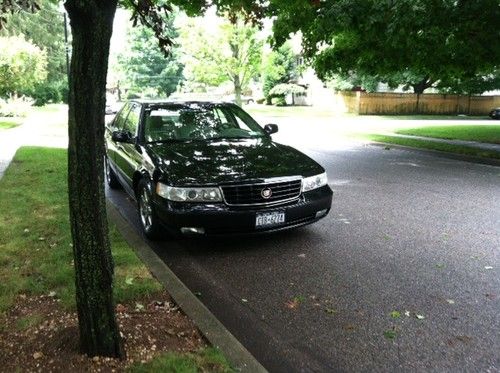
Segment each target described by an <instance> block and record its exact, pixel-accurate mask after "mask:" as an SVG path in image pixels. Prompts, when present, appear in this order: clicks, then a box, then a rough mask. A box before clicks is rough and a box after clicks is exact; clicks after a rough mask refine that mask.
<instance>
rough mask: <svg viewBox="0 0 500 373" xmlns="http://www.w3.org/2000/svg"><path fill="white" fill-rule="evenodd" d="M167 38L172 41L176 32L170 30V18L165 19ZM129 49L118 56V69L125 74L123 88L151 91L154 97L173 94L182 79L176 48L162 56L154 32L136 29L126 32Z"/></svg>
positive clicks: (139, 27) (181, 68)
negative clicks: (167, 31) (166, 22)
mask: <svg viewBox="0 0 500 373" xmlns="http://www.w3.org/2000/svg"><path fill="white" fill-rule="evenodd" d="M168 30H169V37H170V38H171V39H172V40H174V39H175V38H176V37H177V36H178V33H177V31H176V30H175V28H174V27H173V17H170V18H169V20H168ZM128 45H129V49H128V50H127V51H125V52H124V53H123V54H122V55H121V56H120V57H119V64H120V69H121V70H123V72H124V75H125V82H124V84H123V85H124V86H126V87H127V88H129V89H130V90H131V91H134V92H142V91H144V90H147V89H153V90H154V91H155V92H156V94H157V95H160V96H168V95H170V94H172V93H173V92H175V90H176V88H177V85H178V84H179V82H180V81H181V80H182V79H183V75H182V71H183V68H184V66H183V64H182V63H181V62H180V60H179V49H178V48H176V47H174V48H172V50H171V53H170V54H169V55H168V56H165V55H164V54H163V53H162V51H161V50H160V48H159V47H158V41H157V40H156V38H155V36H154V32H153V31H152V30H151V29H149V28H147V27H145V26H137V27H135V28H133V29H131V31H130V33H129V43H128Z"/></svg>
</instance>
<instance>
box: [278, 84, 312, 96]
mask: <svg viewBox="0 0 500 373" xmlns="http://www.w3.org/2000/svg"><path fill="white" fill-rule="evenodd" d="M305 92H306V89H305V88H304V87H302V86H301V85H298V84H278V85H277V86H275V87H274V88H273V89H271V90H270V91H269V95H270V96H272V97H278V96H286V95H291V94H297V93H305Z"/></svg>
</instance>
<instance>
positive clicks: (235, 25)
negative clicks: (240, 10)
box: [181, 15, 263, 104]
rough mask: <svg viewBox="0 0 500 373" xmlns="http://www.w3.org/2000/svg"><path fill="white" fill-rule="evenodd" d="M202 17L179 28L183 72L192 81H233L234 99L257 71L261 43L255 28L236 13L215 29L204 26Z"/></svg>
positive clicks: (206, 82) (213, 82) (258, 70)
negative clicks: (184, 56) (183, 56)
mask: <svg viewBox="0 0 500 373" xmlns="http://www.w3.org/2000/svg"><path fill="white" fill-rule="evenodd" d="M203 23H204V22H203V20H202V19H193V20H190V21H189V22H188V24H187V25H186V26H185V27H183V29H182V30H181V36H182V37H181V47H182V50H183V52H184V53H185V55H186V75H187V77H188V78H190V79H191V80H192V81H194V82H197V83H203V84H207V85H211V86H216V85H219V84H221V83H224V82H226V81H229V82H231V83H232V85H233V88H234V93H235V98H236V102H237V103H238V104H241V94H242V91H243V89H245V88H246V87H247V86H248V84H249V82H250V81H251V79H252V78H255V77H257V76H258V75H259V74H260V66H261V58H262V45H263V42H262V41H261V40H259V37H258V33H257V31H258V30H257V28H256V27H254V26H253V25H250V24H248V23H247V22H246V20H245V19H244V18H243V17H242V16H241V15H237V16H236V17H234V18H233V19H232V20H231V22H230V21H225V22H223V23H222V24H220V25H219V26H218V27H217V29H216V30H207V27H206V25H204V24H203Z"/></svg>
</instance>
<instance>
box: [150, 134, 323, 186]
mask: <svg viewBox="0 0 500 373" xmlns="http://www.w3.org/2000/svg"><path fill="white" fill-rule="evenodd" d="M147 150H148V153H149V154H150V156H151V159H152V160H153V161H154V163H155V166H156V168H157V169H158V170H159V171H160V172H161V175H162V176H161V178H162V179H164V180H165V181H167V182H168V183H169V184H170V185H176V186H181V185H210V184H219V183H231V182H239V181H254V180H255V181H257V180H262V179H266V178H271V177H284V176H296V175H301V176H304V177H307V176H312V175H315V174H319V173H322V172H324V169H323V168H322V167H321V166H320V165H319V164H318V163H316V162H315V161H313V160H312V159H311V158H309V157H308V156H306V155H305V154H303V153H301V152H299V151H298V150H296V149H294V148H292V147H289V146H285V145H281V144H277V143H275V142H273V141H271V140H270V139H267V138H258V139H231V140H216V141H188V142H180V143H164V144H151V145H147Z"/></svg>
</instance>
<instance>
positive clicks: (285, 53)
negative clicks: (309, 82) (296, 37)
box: [262, 42, 297, 97]
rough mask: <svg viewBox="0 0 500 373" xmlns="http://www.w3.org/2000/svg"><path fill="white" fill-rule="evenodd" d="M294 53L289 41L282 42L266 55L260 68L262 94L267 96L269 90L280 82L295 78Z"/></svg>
mask: <svg viewBox="0 0 500 373" xmlns="http://www.w3.org/2000/svg"><path fill="white" fill-rule="evenodd" d="M296 65H297V64H296V61H295V54H294V53H293V49H292V47H291V46H290V43H289V42H287V43H284V44H283V45H281V46H280V47H279V48H277V49H276V50H274V51H272V52H271V53H269V54H268V55H267V58H265V60H264V64H263V69H262V78H263V92H264V96H265V97H268V96H269V91H270V90H271V89H272V88H273V87H274V86H276V85H277V84H281V83H288V82H290V81H292V80H294V79H296V78H297V66H296Z"/></svg>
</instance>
